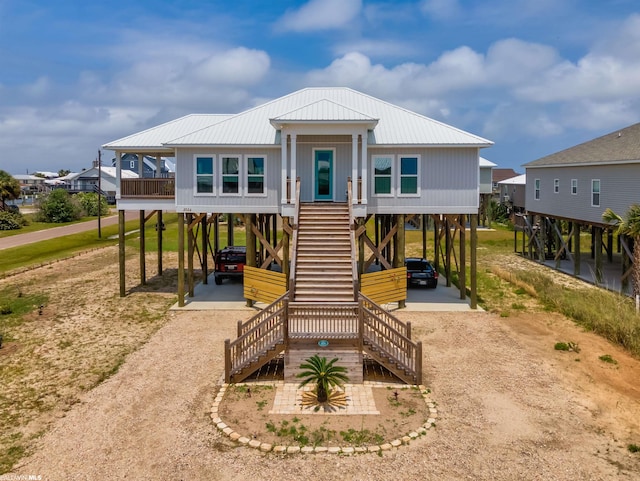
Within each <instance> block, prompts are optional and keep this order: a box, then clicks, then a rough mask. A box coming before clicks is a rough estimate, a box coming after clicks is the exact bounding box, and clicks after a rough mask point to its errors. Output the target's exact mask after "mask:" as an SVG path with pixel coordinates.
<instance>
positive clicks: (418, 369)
mask: <svg viewBox="0 0 640 481" xmlns="http://www.w3.org/2000/svg"><path fill="white" fill-rule="evenodd" d="M416 383H417V384H418V385H420V384H422V341H418V342H417V343H416Z"/></svg>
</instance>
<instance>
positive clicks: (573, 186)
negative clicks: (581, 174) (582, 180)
mask: <svg viewBox="0 0 640 481" xmlns="http://www.w3.org/2000/svg"><path fill="white" fill-rule="evenodd" d="M577 194H578V179H571V195H577Z"/></svg>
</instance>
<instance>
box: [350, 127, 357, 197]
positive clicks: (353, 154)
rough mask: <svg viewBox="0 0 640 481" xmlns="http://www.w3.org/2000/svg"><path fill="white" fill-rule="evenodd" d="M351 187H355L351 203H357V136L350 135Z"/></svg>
mask: <svg viewBox="0 0 640 481" xmlns="http://www.w3.org/2000/svg"><path fill="white" fill-rule="evenodd" d="M351 182H352V184H351V185H354V186H355V192H354V196H353V199H352V203H354V204H357V203H358V134H352V135H351Z"/></svg>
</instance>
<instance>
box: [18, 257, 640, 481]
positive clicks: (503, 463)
mask: <svg viewBox="0 0 640 481" xmlns="http://www.w3.org/2000/svg"><path fill="white" fill-rule="evenodd" d="M54 269H55V267H54ZM113 269H114V268H113V266H111V267H110V268H109V269H106V268H105V270H104V271H99V272H95V271H94V272H91V273H87V274H86V275H87V276H89V275H91V276H96V274H98V275H100V276H102V279H103V283H104V284H107V286H108V287H104V289H107V288H109V289H113V292H116V290H117V275H115V276H113V282H111V280H110V279H109V278H108V276H109V275H111V274H113V272H111V271H113ZM78 279H79V282H81V281H82V278H81V277H80V275H79V274H78ZM138 294H139V293H134V295H132V296H131V297H129V298H128V299H129V300H128V301H122V302H123V303H122V304H118V306H119V308H120V309H123V308H126V306H127V304H126V302H130V303H132V304H130V306H131V307H133V306H134V305H135V304H141V303H144V302H145V297H144V294H142V295H138ZM112 295H113V294H112ZM112 302H114V303H118V301H117V300H116V299H112ZM134 303H135V304H134ZM95 311H96V315H99V314H100V313H99V309H97V308H96V309H95ZM111 315H112V314H111ZM248 315H249V313H248V312H247V311H223V312H220V311H209V312H193V311H191V312H174V311H172V312H170V313H168V314H167V318H166V320H165V321H164V322H163V323H162V327H160V328H159V329H158V330H157V331H155V333H154V334H152V335H151V336H150V338H149V340H148V342H146V343H145V344H144V345H143V346H142V347H140V348H139V349H137V350H135V351H134V352H131V353H130V354H129V355H128V356H127V358H126V361H125V362H124V364H123V365H122V366H121V367H120V369H119V371H118V372H117V373H116V374H114V375H113V376H112V377H110V378H109V379H107V380H106V381H105V382H103V383H102V384H99V385H98V386H96V387H95V388H93V389H91V390H89V391H86V392H84V393H80V394H78V395H77V400H76V402H74V403H73V404H72V405H71V406H70V407H69V408H68V410H66V411H64V412H63V413H62V414H60V417H59V418H57V419H55V420H54V421H53V422H52V423H51V424H50V425H49V428H48V429H47V432H46V434H44V435H43V436H42V437H41V438H39V439H38V440H37V441H36V445H35V449H34V453H33V454H32V455H31V456H30V457H27V458H24V459H23V460H21V461H20V462H19V464H18V465H17V466H16V467H15V469H14V471H13V472H12V473H14V474H22V475H40V476H42V479H45V480H75V479H78V480H80V479H83V480H85V479H86V480H94V479H107V480H109V479H114V480H115V479H125V478H126V479H159V480H169V479H185V480H187V479H188V480H265V481H266V480H299V479H313V480H315V479H343V480H373V479H375V480H397V479H405V480H417V479H427V480H431V479H433V480H436V479H437V480H460V479H474V480H476V479H480V480H514V479H522V480H576V479H581V480H582V479H585V480H609V479H629V480H632V479H640V474H639V473H640V454H638V453H635V454H633V453H630V452H629V451H628V450H627V445H628V444H629V443H634V444H640V385H639V382H638V380H639V379H640V362H639V361H638V360H635V359H633V358H631V357H630V356H628V355H626V354H625V353H624V352H623V351H622V350H621V349H618V348H616V347H615V346H613V345H611V344H610V343H608V342H607V341H604V340H602V339H601V338H599V337H598V336H596V335H594V334H592V333H588V332H583V331H582V330H581V329H580V328H577V327H576V326H575V325H574V324H573V323H571V322H570V321H568V320H566V319H565V318H563V317H561V316H558V315H555V314H550V313H546V312H536V311H532V312H524V313H520V314H518V315H516V316H510V317H500V316H498V315H497V314H491V313H483V312H474V313H440V312H438V313H409V312H401V313H399V314H398V315H399V317H400V318H401V319H402V320H405V321H411V322H412V327H413V337H415V338H417V339H421V340H422V341H423V343H424V346H425V353H424V371H425V377H426V379H425V384H426V385H427V387H429V388H430V389H431V390H432V398H433V400H434V401H436V402H437V405H438V412H439V416H438V421H437V424H436V427H435V429H431V430H430V431H429V432H428V433H427V435H426V436H424V437H422V438H420V439H419V440H417V441H414V442H412V443H411V445H409V446H404V447H401V448H399V449H397V450H394V451H389V452H385V453H384V454H383V455H382V456H378V455H375V454H366V455H357V456H335V455H318V454H316V455H306V456H305V455H295V456H284V457H281V456H277V455H275V454H263V453H260V452H258V451H256V450H253V449H250V448H246V447H238V446H237V445H235V444H234V443H233V442H231V441H230V440H229V439H228V438H226V436H224V435H222V434H220V433H218V432H217V431H216V429H215V427H214V426H213V424H212V422H211V419H210V415H209V413H210V408H211V405H212V402H213V399H214V396H215V392H216V390H217V385H218V382H219V380H220V378H221V376H222V373H223V366H224V363H223V342H224V339H226V338H233V337H234V332H235V329H236V322H237V321H238V320H242V319H246V318H247V316H248ZM125 326H126V324H123V325H118V328H119V329H120V330H122V329H125ZM105 335H107V334H105ZM558 341H571V342H576V343H578V345H579V346H580V348H581V351H580V353H575V352H561V351H555V350H554V348H553V346H554V344H555V343H556V342H558ZM603 354H610V355H611V356H612V357H613V358H615V359H616V360H617V362H618V364H616V365H612V364H607V363H603V362H602V361H600V360H599V359H598V357H599V356H601V355H603ZM357 427H358V426H356V428H357Z"/></svg>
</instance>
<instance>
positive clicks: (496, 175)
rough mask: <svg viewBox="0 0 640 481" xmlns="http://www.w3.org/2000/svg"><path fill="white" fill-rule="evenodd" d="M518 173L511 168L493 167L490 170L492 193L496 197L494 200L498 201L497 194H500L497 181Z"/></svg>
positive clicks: (515, 175)
mask: <svg viewBox="0 0 640 481" xmlns="http://www.w3.org/2000/svg"><path fill="white" fill-rule="evenodd" d="M518 175H520V174H518V173H517V172H516V171H515V170H513V169H496V168H494V169H493V170H492V171H491V176H492V180H493V194H494V195H495V197H496V201H497V202H500V199H499V198H498V195H499V194H500V189H499V187H498V182H502V181H503V180H505V179H512V178H513V177H517V176H518Z"/></svg>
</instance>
